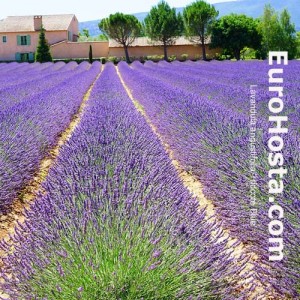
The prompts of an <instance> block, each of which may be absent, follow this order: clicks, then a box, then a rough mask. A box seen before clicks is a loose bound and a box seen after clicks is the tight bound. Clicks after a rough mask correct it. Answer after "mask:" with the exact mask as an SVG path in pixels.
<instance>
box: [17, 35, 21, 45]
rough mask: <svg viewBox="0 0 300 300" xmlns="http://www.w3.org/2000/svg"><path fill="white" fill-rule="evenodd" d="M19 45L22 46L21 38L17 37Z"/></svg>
mask: <svg viewBox="0 0 300 300" xmlns="http://www.w3.org/2000/svg"><path fill="white" fill-rule="evenodd" d="M17 45H21V36H20V35H17Z"/></svg>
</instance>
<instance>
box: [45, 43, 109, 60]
mask: <svg viewBox="0 0 300 300" xmlns="http://www.w3.org/2000/svg"><path fill="white" fill-rule="evenodd" d="M90 45H92V50H93V57H94V58H99V57H107V56H108V42H106V41H103V42H102V41H101V42H78V43H74V42H66V41H65V42H61V43H59V44H56V45H52V46H51V47H50V51H51V54H52V57H53V58H54V59H64V58H67V59H68V58H87V57H89V48H90Z"/></svg>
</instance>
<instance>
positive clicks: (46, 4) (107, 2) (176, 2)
mask: <svg viewBox="0 0 300 300" xmlns="http://www.w3.org/2000/svg"><path fill="white" fill-rule="evenodd" d="M227 1H230V0H207V2H209V3H217V2H227ZM231 1H232V0H231ZM167 2H168V3H169V4H170V6H172V7H183V6H186V5H187V4H189V3H191V2H193V0H168V1H167ZM157 3H158V0H136V1H132V0H131V1H128V0H127V1H126V0H100V1H99V0H98V1H96V0H71V1H70V0H69V1H67V0H51V1H40V0H26V1H25V0H13V1H9V0H8V1H5V4H4V5H2V7H1V10H0V19H3V18H5V17H7V16H20V15H38V14H41V15H46V14H62V13H74V14H76V16H77V18H78V19H79V21H89V20H95V19H101V18H103V17H106V16H108V15H109V14H111V13H115V12H117V11H120V12H123V13H137V12H145V11H149V10H150V8H151V7H152V6H153V5H156V4H157Z"/></svg>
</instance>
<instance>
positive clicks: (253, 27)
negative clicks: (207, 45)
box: [211, 14, 261, 60]
mask: <svg viewBox="0 0 300 300" xmlns="http://www.w3.org/2000/svg"><path fill="white" fill-rule="evenodd" d="M260 43H261V36H260V34H259V32H258V21H257V20H254V19H253V18H251V17H247V16H246V15H243V14H241V15H238V14H230V15H227V16H224V17H222V18H221V19H219V20H217V21H216V22H215V23H214V25H213V27H212V36H211V46H212V47H214V48H217V47H221V48H223V49H224V50H225V51H226V52H228V53H230V54H231V55H232V56H233V57H235V58H236V59H237V60H239V59H240V58H241V51H242V50H243V48H244V47H251V48H254V49H258V48H259V47H260Z"/></svg>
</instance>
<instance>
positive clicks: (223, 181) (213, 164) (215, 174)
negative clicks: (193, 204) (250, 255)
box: [119, 62, 300, 297]
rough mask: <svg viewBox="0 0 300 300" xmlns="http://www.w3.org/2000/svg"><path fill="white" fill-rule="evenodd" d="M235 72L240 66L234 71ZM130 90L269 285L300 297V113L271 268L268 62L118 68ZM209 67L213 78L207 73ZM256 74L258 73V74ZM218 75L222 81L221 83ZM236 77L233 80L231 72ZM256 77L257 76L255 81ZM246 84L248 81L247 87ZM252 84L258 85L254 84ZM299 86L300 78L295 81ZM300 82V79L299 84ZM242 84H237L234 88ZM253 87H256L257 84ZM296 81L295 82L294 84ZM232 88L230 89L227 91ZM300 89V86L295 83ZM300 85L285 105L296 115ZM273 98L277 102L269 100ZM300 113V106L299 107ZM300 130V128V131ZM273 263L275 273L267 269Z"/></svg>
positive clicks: (288, 148) (289, 148) (288, 139)
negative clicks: (253, 97)
mask: <svg viewBox="0 0 300 300" xmlns="http://www.w3.org/2000/svg"><path fill="white" fill-rule="evenodd" d="M233 66H234V67H233ZM119 68H120V71H121V74H122V76H123V77H124V80H125V82H126V84H128V86H129V88H130V89H131V90H132V92H133V96H134V97H135V98H136V99H137V100H138V101H139V102H140V103H141V104H142V105H143V106H144V108H145V111H146V113H147V114H148V115H149V117H150V119H151V120H152V121H153V123H154V124H155V126H156V127H157V129H158V130H159V132H160V133H161V134H162V135H163V137H164V138H165V140H166V141H167V142H168V143H169V144H170V146H171V148H172V149H173V150H174V155H175V157H176V158H177V159H178V160H179V161H180V163H181V164H182V165H183V166H184V168H185V169H186V170H187V171H189V172H191V173H192V174H194V175H195V176H196V177H197V178H199V179H200V181H201V182H202V183H203V185H204V193H205V195H206V196H207V197H208V198H209V199H211V200H212V201H214V204H215V206H216V208H217V212H218V215H219V216H220V217H221V219H222V220H224V222H225V224H226V227H227V228H229V229H230V230H231V232H232V234H233V235H235V236H237V237H238V238H239V239H240V240H241V241H243V242H245V243H247V244H250V245H252V251H254V252H256V253H257V254H258V255H259V257H260V259H259V261H258V264H257V268H258V271H259V272H258V274H260V276H261V278H263V279H262V281H264V282H265V283H266V284H271V285H272V286H273V287H274V288H275V289H276V290H278V292H279V293H281V294H282V295H286V294H288V295H291V296H292V297H295V296H296V295H297V291H296V289H297V286H298V284H299V274H300V270H299V267H300V266H299V261H298V257H299V249H298V245H299V243H300V233H299V230H298V229H299V228H298V227H297V226H298V225H297V224H298V223H297V219H298V218H299V215H298V213H299V186H300V182H299V180H300V179H299V173H298V171H297V168H298V166H299V162H300V156H299V151H298V149H299V135H298V134H297V130H299V115H298V123H297V124H293V126H292V128H293V130H291V132H290V134H289V135H287V136H285V137H284V142H285V149H284V153H283V154H284V157H285V159H286V161H285V163H286V165H287V167H288V168H289V176H288V177H287V178H285V186H286V189H285V192H284V194H283V197H282V199H279V204H280V205H282V207H284V210H285V224H284V227H285V230H284V236H283V238H284V241H285V257H284V261H283V262H280V263H272V264H269V262H268V247H269V243H268V233H267V232H268V222H269V219H268V215H267V213H266V212H268V207H269V205H268V203H267V199H268V190H267V187H268V183H267V181H268V178H267V176H266V172H267V170H268V169H269V166H268V165H267V160H266V157H268V146H267V141H268V135H267V133H268V126H269V124H268V123H267V120H268V119H267V118H266V117H265V114H264V108H263V103H262V100H260V99H265V98H266V94H267V93H266V92H265V91H264V89H266V90H268V88H267V86H268V85H267V84H266V82H267V79H263V80H262V79H261V76H263V75H264V78H267V72H266V73H265V74H260V72H261V71H260V72H257V74H258V75H257V74H256V70H259V69H263V70H265V69H266V67H265V66H263V63H261V62H257V63H252V64H249V63H247V62H241V63H237V64H236V65H234V64H227V63H225V64H224V63H223V64H222V63H219V64H217V63H213V64H212V65H208V66H207V65H206V64H205V63H203V64H199V65H198V66H197V64H195V63H190V62H189V63H186V64H181V66H180V67H177V65H176V64H174V65H170V64H167V63H161V64H159V66H156V67H154V65H153V64H151V63H146V64H145V66H143V65H141V64H140V63H134V64H133V65H132V67H129V66H127V65H125V64H120V65H119ZM206 68H208V73H207V74H206ZM252 68H253V70H252ZM295 68H296V70H298V72H299V64H297V63H293V64H292V66H291V67H290V68H286V70H285V72H286V73H287V76H288V77H290V78H293V77H292V76H291V74H295ZM218 73H219V74H220V75H221V76H222V74H225V75H224V77H225V78H224V82H223V78H220V77H218ZM229 73H230V74H233V75H228V74H229ZM248 73H250V74H251V76H253V77H252V79H251V78H250V77H251V76H250V75H248ZM243 80H245V81H246V82H247V83H242V82H243ZM251 80H252V81H251ZM294 80H295V79H294ZM296 80H297V79H296ZM235 82H236V83H235ZM250 82H251V83H250ZM256 83H258V87H257V100H258V102H259V101H261V103H258V112H259V114H258V123H257V145H256V147H257V152H258V159H257V173H258V174H257V175H258V177H257V182H258V189H257V194H256V198H257V202H256V205H255V206H253V205H251V203H250V192H249V191H250V190H249V189H250V187H249V182H250V180H251V179H252V178H251V173H250V171H249V157H250V150H249V136H250V134H249V127H248V124H249V112H248V111H249V104H248V103H249V100H248V99H249V85H250V84H256ZM294 83H295V82H294ZM227 84H228V85H229V88H228V87H227ZM295 85H296V83H295ZM297 86H299V85H296V88H295V87H294V88H293V89H291V91H290V94H287V95H286V99H285V100H287V101H286V103H287V104H286V105H287V108H288V109H289V111H290V112H291V113H294V115H293V116H294V118H295V114H297V98H295V97H293V96H294V94H295V93H296V89H297ZM269 97H270V96H269ZM298 112H299V108H298ZM297 126H298V127H297ZM297 128H298V129H297ZM251 208H256V209H257V210H258V214H257V217H256V219H257V224H256V226H255V227H253V226H251V224H250V220H251V217H252V216H251V210H250V209H251ZM261 263H263V265H269V267H266V266H265V267H261V265H262V264H261Z"/></svg>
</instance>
